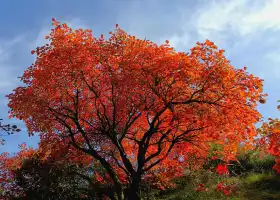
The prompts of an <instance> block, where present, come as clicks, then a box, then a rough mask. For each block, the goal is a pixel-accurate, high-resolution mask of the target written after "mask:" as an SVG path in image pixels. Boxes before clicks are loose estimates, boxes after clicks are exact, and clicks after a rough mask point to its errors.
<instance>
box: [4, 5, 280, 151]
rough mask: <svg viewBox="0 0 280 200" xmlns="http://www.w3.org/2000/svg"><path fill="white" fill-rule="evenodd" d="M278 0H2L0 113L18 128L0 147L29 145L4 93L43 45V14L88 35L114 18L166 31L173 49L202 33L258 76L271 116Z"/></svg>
mask: <svg viewBox="0 0 280 200" xmlns="http://www.w3.org/2000/svg"><path fill="white" fill-rule="evenodd" d="M279 10H280V0H188V1H186V0H173V1H170V0H142V1H141V0H103V1H97V0H96V1H95V0H81V1H74V0H65V1H63V0H60V1H56V0H46V1H36V0H34V1H33V0H26V1H16V0H10V1H8V0H6V1H2V2H1V7H0V25H1V31H0V70H1V71H0V110H1V113H0V118H3V119H4V120H5V121H6V122H9V123H13V124H17V125H18V126H20V127H21V128H22V129H23V131H22V132H21V133H19V134H15V135H13V136H9V137H6V138H5V139H6V145H4V146H0V153H1V152H4V151H9V152H15V151H17V147H18V144H20V143H22V142H27V144H28V145H31V146H36V143H37V142H38V138H37V137H36V136H35V137H28V135H27V133H26V131H25V128H24V124H23V123H22V122H20V121H17V120H15V119H12V120H8V119H7V116H8V107H7V99H6V98H5V95H6V94H9V93H10V92H11V91H12V89H13V88H15V87H16V86H18V85H19V84H20V82H19V81H18V78H17V77H19V76H21V75H22V73H23V71H24V70H25V69H26V68H27V67H28V66H30V64H31V63H32V62H33V61H34V59H35V58H34V56H32V55H31V54H30V51H31V50H32V49H34V48H36V47H37V46H40V45H43V44H44V43H45V42H46V41H45V40H44V38H45V35H46V34H47V33H48V32H49V30H50V28H51V18H53V17H55V18H56V19H57V20H59V21H61V22H66V23H68V24H69V25H70V26H71V27H73V28H87V29H92V30H93V33H94V35H95V36H99V35H100V34H102V33H104V34H106V33H108V32H109V31H111V30H113V29H114V27H115V24H119V26H120V27H121V28H122V29H124V30H125V31H127V32H129V33H130V34H132V35H136V36H138V37H140V38H145V37H146V38H147V39H149V40H152V41H154V42H156V43H161V42H163V41H165V40H166V39H167V40H169V41H170V43H171V45H172V46H174V47H175V48H176V49H177V50H178V51H185V52H187V51H189V49H190V48H191V47H192V46H193V45H194V44H195V43H196V42H197V41H204V40H205V39H209V40H212V41H214V42H215V43H216V44H217V45H218V47H219V48H222V49H225V50H226V55H227V57H228V59H229V60H231V62H232V64H233V66H235V67H236V68H241V67H243V66H247V68H248V71H249V72H251V73H253V74H254V75H257V76H259V77H261V78H263V79H264V80H265V85H264V89H265V92H266V93H268V95H269V96H268V99H267V103H266V104H265V105H261V106H260V107H259V110H260V112H261V113H262V114H263V116H264V117H265V118H267V117H278V116H279V113H278V112H277V109H276V106H277V100H278V99H280V93H279V91H280V84H279V82H280V12H279Z"/></svg>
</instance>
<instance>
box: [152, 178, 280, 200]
mask: <svg viewBox="0 0 280 200" xmlns="http://www.w3.org/2000/svg"><path fill="white" fill-rule="evenodd" d="M196 175H197V174H196ZM203 179H204V181H205V182H204V183H205V186H206V187H207V189H208V190H207V191H203V192H198V191H196V190H195V188H196V185H197V183H198V182H199V181H201V180H203ZM219 181H221V179H220V178H219V177H217V176H214V175H209V174H208V175H205V174H204V176H203V175H201V174H200V175H199V176H197V178H196V179H193V180H191V179H189V177H184V178H181V179H180V180H177V183H178V187H177V188H175V189H169V190H166V191H164V192H163V191H161V192H154V194H153V198H151V197H150V198H149V199H156V200H207V199H213V200H279V199H280V176H279V175H275V174H260V173H253V174H248V175H247V176H245V177H242V178H241V177H240V178H237V177H232V178H229V179H227V183H236V184H237V190H236V192H235V193H232V194H230V195H229V196H225V195H223V194H222V193H220V192H218V191H216V185H217V183H218V182H219ZM147 199H148V198H147Z"/></svg>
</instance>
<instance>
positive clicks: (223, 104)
mask: <svg viewBox="0 0 280 200" xmlns="http://www.w3.org/2000/svg"><path fill="white" fill-rule="evenodd" d="M53 23H54V26H55V27H54V29H52V30H51V33H50V35H48V36H46V38H47V39H49V43H48V44H46V45H44V46H42V47H38V48H37V49H36V50H34V51H32V53H33V54H36V55H37V58H36V61H35V62H34V63H33V64H32V65H31V66H30V67H29V68H28V69H27V70H26V71H25V72H24V75H23V76H22V79H21V80H22V81H23V82H24V83H25V86H23V87H18V88H16V89H15V90H14V92H13V93H12V94H10V95H9V96H8V97H9V101H10V102H9V107H10V108H11V115H12V116H15V117H17V118H19V119H22V120H24V121H25V123H26V125H27V128H28V131H29V133H31V134H33V133H36V132H38V133H40V135H41V138H42V139H44V141H47V142H45V145H46V147H45V148H46V149H47V146H48V145H47V144H48V143H56V142H57V139H54V138H57V137H59V138H60V141H63V142H64V143H67V144H71V145H72V146H73V147H74V148H76V149H77V150H79V151H81V152H84V153H86V154H88V155H89V156H91V157H92V158H93V159H95V160H97V161H98V162H99V163H100V165H102V166H103V167H104V169H105V170H106V172H107V176H108V177H109V178H110V181H111V183H112V184H113V185H114V187H115V188H116V191H117V192H116V193H117V198H118V199H123V198H124V195H123V188H124V185H127V188H128V191H129V193H128V195H127V197H126V198H127V199H134V200H137V199H140V191H139V187H140V184H141V180H143V179H144V178H148V177H149V176H150V175H151V174H152V175H159V176H162V179H164V178H166V179H169V178H171V177H174V176H177V175H179V174H180V173H181V172H182V168H183V167H182V166H184V164H186V163H188V157H186V156H185V155H186V153H188V152H195V153H196V155H197V157H199V158H204V157H206V156H207V153H208V150H209V148H210V144H213V143H217V144H219V145H222V146H223V154H224V159H225V160H227V159H232V158H233V157H234V156H235V152H236V150H237V147H238V145H239V143H240V142H243V143H244V144H248V145H249V144H250V143H251V142H252V140H253V138H254V136H255V135H256V131H255V127H254V124H255V123H256V122H258V120H259V119H260V118H261V115H260V113H259V112H258V111H257V110H256V106H257V102H258V101H259V100H262V99H263V98H264V94H263V93H262V80H260V79H259V78H257V77H255V76H253V75H251V74H248V73H247V72H246V69H245V68H244V69H235V68H234V67H233V66H231V64H230V62H229V61H228V60H227V59H226V58H225V56H224V55H223V52H224V51H223V50H219V49H218V48H217V46H215V44H214V43H213V42H210V41H209V40H206V42H204V43H197V44H196V46H195V47H193V48H192V49H191V50H190V53H183V52H176V51H175V50H174V49H173V48H172V47H170V46H169V44H168V41H166V43H165V44H163V45H157V44H155V43H153V42H151V41H149V40H146V39H145V40H142V39H137V38H136V37H135V36H131V35H129V34H127V33H126V32H124V31H123V30H121V29H120V28H118V27H116V29H115V31H114V32H110V37H109V38H108V39H105V38H104V36H103V35H102V36H101V37H100V38H95V37H94V36H93V35H92V33H91V31H90V30H82V29H78V30H72V29H71V28H70V27H68V26H67V25H66V24H60V23H59V22H57V21H55V20H53ZM57 148H58V149H59V148H60V146H59V145H57Z"/></svg>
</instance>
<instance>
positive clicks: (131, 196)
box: [125, 174, 141, 200]
mask: <svg viewBox="0 0 280 200" xmlns="http://www.w3.org/2000/svg"><path fill="white" fill-rule="evenodd" d="M140 182H141V175H140V174H136V175H135V176H133V179H132V183H131V185H130V187H129V188H128V190H127V196H126V198H125V200H141V193H140Z"/></svg>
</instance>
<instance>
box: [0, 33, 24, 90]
mask: <svg viewBox="0 0 280 200" xmlns="http://www.w3.org/2000/svg"><path fill="white" fill-rule="evenodd" d="M24 39H25V36H24V35H20V36H18V37H15V38H13V39H11V40H0V72H1V73H0V94H1V95H3V94H6V93H7V92H8V91H10V90H11V88H12V87H14V86H15V85H16V84H17V82H18V81H17V78H16V76H15V74H14V70H15V69H14V67H13V66H11V65H10V64H9V61H10V59H11V57H12V55H13V50H14V48H15V47H16V46H17V45H20V43H21V42H23V41H24Z"/></svg>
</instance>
